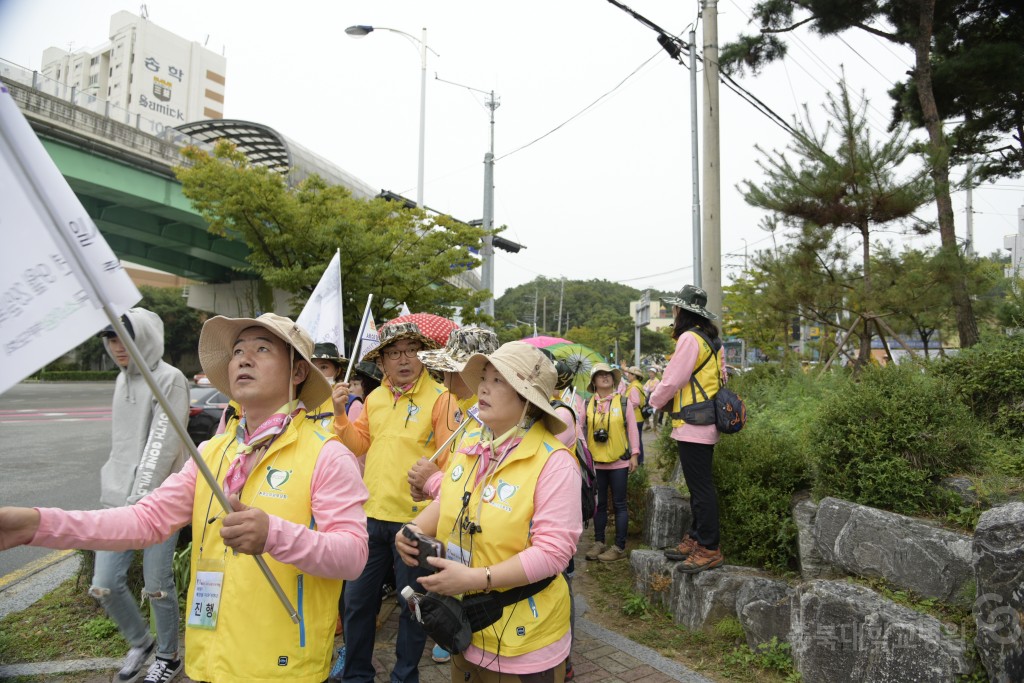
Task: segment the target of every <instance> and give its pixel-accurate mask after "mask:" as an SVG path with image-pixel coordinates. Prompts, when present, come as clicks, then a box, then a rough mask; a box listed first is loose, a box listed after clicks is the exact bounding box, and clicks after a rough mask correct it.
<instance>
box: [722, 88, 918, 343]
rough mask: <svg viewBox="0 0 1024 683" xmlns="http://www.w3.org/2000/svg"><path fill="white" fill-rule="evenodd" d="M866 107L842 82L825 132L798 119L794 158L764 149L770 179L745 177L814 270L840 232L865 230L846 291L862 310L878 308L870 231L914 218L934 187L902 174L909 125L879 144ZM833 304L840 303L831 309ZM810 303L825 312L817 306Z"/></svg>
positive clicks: (746, 192)
mask: <svg viewBox="0 0 1024 683" xmlns="http://www.w3.org/2000/svg"><path fill="white" fill-rule="evenodd" d="M866 107H867V100H866V99H863V98H862V99H861V103H860V104H859V105H858V106H854V104H853V102H852V101H851V99H850V93H849V89H848V88H847V86H846V83H845V82H840V83H839V94H838V95H832V94H830V95H829V96H828V103H827V104H826V105H825V106H824V107H823V108H824V109H825V111H826V113H827V114H828V115H829V120H828V122H827V124H826V126H825V129H824V130H823V131H822V132H820V133H819V132H817V130H816V129H815V127H814V126H813V125H812V124H811V123H807V124H803V123H800V122H796V126H795V130H796V131H797V136H796V137H795V139H794V140H793V141H792V142H791V143H790V145H789V152H791V153H792V154H793V155H794V156H795V159H791V158H790V157H789V156H787V154H786V153H784V152H778V151H775V152H772V153H770V154H769V153H766V152H765V151H764V150H762V149H761V148H760V147H758V151H760V152H761V153H762V154H763V155H764V157H765V159H764V160H760V161H758V166H759V167H760V168H761V169H762V170H763V171H764V173H765V175H766V176H767V180H766V181H764V182H758V183H755V182H753V181H750V180H744V181H743V182H742V183H741V190H742V192H743V198H744V199H745V200H746V201H747V203H748V204H751V205H752V206H756V207H759V208H762V209H765V210H767V211H771V212H772V213H773V214H774V216H775V217H776V218H778V219H779V220H780V221H781V222H782V223H783V224H788V225H790V226H792V227H795V228H797V229H798V230H799V232H798V233H797V237H798V239H799V241H800V248H799V249H797V250H796V251H794V252H793V255H794V256H799V255H800V254H802V253H806V254H807V255H808V256H812V255H813V256H815V257H816V259H815V260H816V261H817V262H816V263H810V264H807V265H806V266H805V267H810V268H811V269H815V268H816V267H817V266H818V265H821V264H822V263H823V262H824V258H827V256H826V257H818V256H817V254H816V252H817V251H819V250H834V249H835V248H836V240H838V239H841V238H842V234H841V231H847V230H849V231H856V232H858V233H859V234H860V240H861V273H862V277H861V278H859V279H858V282H857V289H858V290H859V291H853V292H847V293H845V294H846V295H848V299H849V301H851V302H853V303H854V304H856V303H860V304H862V307H859V308H858V307H857V306H856V305H854V306H851V307H850V308H851V309H853V312H854V313H856V314H858V315H859V314H870V313H872V305H873V303H874V302H873V301H872V291H871V289H872V288H871V268H870V266H871V235H872V232H873V231H874V230H876V229H878V228H880V227H882V226H886V225H887V224H889V223H894V222H895V223H898V222H902V221H905V220H907V219H908V218H912V216H913V213H914V211H916V210H917V209H918V208H919V207H920V206H921V205H922V204H924V203H926V202H927V201H928V197H929V195H930V193H931V189H932V188H931V183H930V181H929V179H928V176H927V173H926V171H924V170H916V171H913V172H911V173H910V174H909V175H907V176H906V177H903V178H899V177H897V176H898V174H899V173H900V172H901V171H903V167H904V165H905V163H906V161H907V157H908V156H909V155H910V148H909V147H908V145H907V131H906V130H897V131H896V132H894V133H892V134H890V135H889V137H888V139H885V140H882V141H880V142H876V141H875V140H873V139H872V137H871V132H870V130H869V129H868V125H867V119H866V117H865V113H864V112H865V108H866ZM809 119H810V117H809V116H808V120H809ZM833 133H834V134H835V139H834V140H833V139H832V138H833ZM925 229H930V228H929V227H928V226H926V227H925ZM919 231H920V229H919ZM835 284H836V280H835V279H834V278H828V277H824V278H819V282H817V283H816V285H815V286H816V287H820V286H826V287H828V288H829V289H834V287H833V285H835ZM851 284H852V283H851ZM839 294H840V295H842V294H843V293H842V292H840V293H839ZM810 298H812V299H813V300H820V299H821V293H820V292H814V293H813V296H812V297H810ZM797 300H798V301H799V300H800V299H797ZM832 304H834V301H832V302H830V305H829V308H832V307H833V306H832ZM810 306H811V308H812V309H818V310H820V309H819V308H818V307H817V306H816V305H814V304H810ZM829 314H831V311H829ZM804 317H806V316H804ZM831 319H832V320H833V321H834V320H835V319H834V318H831ZM870 324H871V322H870V321H869V320H868V319H867V318H865V319H864V321H863V326H864V330H863V332H862V333H861V334H860V338H861V349H860V355H859V356H858V358H859V360H860V361H861V362H863V361H865V360H866V359H867V358H868V356H869V352H870V340H871V333H870V331H869V330H868V327H869V325H870Z"/></svg>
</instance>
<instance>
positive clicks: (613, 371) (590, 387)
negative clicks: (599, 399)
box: [587, 363, 622, 392]
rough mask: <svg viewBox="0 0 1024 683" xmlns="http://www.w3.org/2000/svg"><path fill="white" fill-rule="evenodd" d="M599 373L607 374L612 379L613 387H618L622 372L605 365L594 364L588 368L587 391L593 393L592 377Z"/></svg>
mask: <svg viewBox="0 0 1024 683" xmlns="http://www.w3.org/2000/svg"><path fill="white" fill-rule="evenodd" d="M599 372H607V373H608V374H610V375H611V376H612V378H613V379H614V384H615V386H619V382H621V381H622V370H619V369H618V368H613V367H612V366H610V365H608V364H607V363H594V367H592V368H590V384H588V385H587V391H590V392H593V391H596V389H594V375H596V374H597V373H599Z"/></svg>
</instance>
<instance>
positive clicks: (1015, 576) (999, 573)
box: [973, 503, 1024, 683]
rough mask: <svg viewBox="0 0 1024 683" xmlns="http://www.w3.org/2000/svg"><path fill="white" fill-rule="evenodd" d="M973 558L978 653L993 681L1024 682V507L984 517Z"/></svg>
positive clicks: (995, 511) (998, 510) (1006, 507)
mask: <svg viewBox="0 0 1024 683" xmlns="http://www.w3.org/2000/svg"><path fill="white" fill-rule="evenodd" d="M973 555H974V575H975V579H976V581H977V585H978V598H977V600H975V602H974V618H975V622H976V624H977V627H978V637H977V639H976V640H975V645H976V646H977V648H978V654H979V656H980V657H981V661H982V663H983V664H984V665H985V669H986V670H987V671H988V675H989V680H991V681H998V682H999V683H1010V682H1011V681H1024V503H1011V504H1009V505H1002V506H1000V507H997V508H992V509H991V510H987V511H986V512H984V513H983V514H982V515H981V519H980V520H978V526H977V529H975V532H974V553H973Z"/></svg>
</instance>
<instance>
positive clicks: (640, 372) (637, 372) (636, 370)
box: [626, 365, 645, 380]
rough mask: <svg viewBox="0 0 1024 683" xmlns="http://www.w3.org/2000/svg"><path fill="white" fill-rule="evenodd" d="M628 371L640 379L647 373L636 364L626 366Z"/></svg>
mask: <svg viewBox="0 0 1024 683" xmlns="http://www.w3.org/2000/svg"><path fill="white" fill-rule="evenodd" d="M626 372H628V373H629V374H631V375H633V377H636V378H637V379H640V380H642V379H643V378H644V375H645V373H644V371H643V370H641V369H640V368H638V367H637V366H635V365H630V366H629V367H628V368H626Z"/></svg>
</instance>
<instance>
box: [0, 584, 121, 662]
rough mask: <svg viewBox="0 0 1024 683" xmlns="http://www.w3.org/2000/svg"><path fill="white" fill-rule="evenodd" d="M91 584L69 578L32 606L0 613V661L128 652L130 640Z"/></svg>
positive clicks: (98, 655) (32, 660)
mask: <svg viewBox="0 0 1024 683" xmlns="http://www.w3.org/2000/svg"><path fill="white" fill-rule="evenodd" d="M86 590H87V589H86V588H83V587H81V586H80V585H79V584H78V583H77V581H76V580H75V579H73V578H72V579H68V580H67V581H65V582H64V583H62V584H61V585H60V586H58V587H57V588H56V589H55V590H54V591H53V592H51V593H49V594H48V595H46V596H45V597H43V598H42V599H41V600H39V601H38V602H36V603H35V604H34V605H32V606H31V607H29V608H28V609H26V610H24V611H21V612H14V613H12V614H8V615H7V616H5V617H4V618H3V619H0V664H15V663H27V662H45V661H50V660H55V659H84V658H90V657H121V656H123V655H124V653H125V652H127V651H128V643H126V642H125V641H124V639H123V638H121V636H120V634H119V633H118V632H117V626H115V625H114V622H112V621H110V620H109V619H107V617H106V615H105V613H104V611H103V608H102V607H100V606H99V605H98V604H97V603H96V601H95V600H93V599H92V598H91V597H89V596H88V595H87V593H86Z"/></svg>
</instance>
